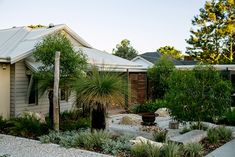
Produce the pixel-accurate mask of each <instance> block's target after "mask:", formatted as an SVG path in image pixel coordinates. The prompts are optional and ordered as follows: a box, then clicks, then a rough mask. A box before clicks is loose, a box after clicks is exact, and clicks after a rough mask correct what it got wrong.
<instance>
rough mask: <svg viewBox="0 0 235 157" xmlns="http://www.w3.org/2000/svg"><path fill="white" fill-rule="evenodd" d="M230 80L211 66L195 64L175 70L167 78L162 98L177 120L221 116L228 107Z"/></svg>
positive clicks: (230, 89)
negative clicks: (167, 86) (194, 66)
mask: <svg viewBox="0 0 235 157" xmlns="http://www.w3.org/2000/svg"><path fill="white" fill-rule="evenodd" d="M231 92H232V85H231V82H229V81H226V80H224V79H223V78H222V77H221V75H220V74H219V73H218V71H216V70H215V69H214V68H213V67H211V66H207V67H201V66H197V67H196V68H194V70H192V71H182V70H181V71H180V70H175V71H174V72H173V73H172V75H171V77H170V80H169V90H168V92H167V94H166V101H167V104H168V108H169V109H170V112H171V115H172V116H173V117H174V118H176V119H177V120H179V121H196V122H198V124H200V122H201V121H203V120H206V119H208V118H211V119H213V118H214V117H217V116H222V115H223V114H224V112H225V111H226V110H227V109H228V108H230V106H231Z"/></svg>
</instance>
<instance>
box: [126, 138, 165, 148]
mask: <svg viewBox="0 0 235 157" xmlns="http://www.w3.org/2000/svg"><path fill="white" fill-rule="evenodd" d="M130 142H131V143H132V144H133V145H135V144H139V143H149V144H151V145H153V146H156V147H159V148H161V147H162V146H163V143H161V142H155V141H152V140H149V139H147V138H144V137H142V136H137V137H136V138H135V140H130Z"/></svg>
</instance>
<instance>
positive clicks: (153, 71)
mask: <svg viewBox="0 0 235 157" xmlns="http://www.w3.org/2000/svg"><path fill="white" fill-rule="evenodd" d="M174 68H175V66H174V64H173V63H172V62H171V61H170V60H168V58H167V57H166V56H162V57H161V58H160V60H159V61H158V62H156V63H155V64H154V66H153V67H152V68H149V69H148V71H147V74H148V77H149V80H150V82H151V83H150V84H151V94H152V96H151V97H152V99H157V98H163V96H164V95H165V92H166V91H167V90H168V79H169V77H170V75H171V73H172V71H173V70H174Z"/></svg>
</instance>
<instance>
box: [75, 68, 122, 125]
mask: <svg viewBox="0 0 235 157" xmlns="http://www.w3.org/2000/svg"><path fill="white" fill-rule="evenodd" d="M125 89H126V86H125V82H124V80H123V79H122V77H121V76H120V75H118V74H116V73H111V72H99V71H98V69H97V68H93V70H92V73H91V74H90V75H87V77H86V78H85V79H79V80H77V83H76V85H75V90H76V92H77V97H78V100H79V101H80V102H81V103H83V104H85V105H87V106H89V107H91V108H92V128H95V129H102V128H103V127H104V128H105V109H106V107H107V106H112V105H124V104H125ZM104 128H103V129H104Z"/></svg>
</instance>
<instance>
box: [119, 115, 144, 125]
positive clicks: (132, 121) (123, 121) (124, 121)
mask: <svg viewBox="0 0 235 157" xmlns="http://www.w3.org/2000/svg"><path fill="white" fill-rule="evenodd" d="M119 124H124V125H138V124H140V122H139V121H138V120H136V119H134V118H132V117H129V116H124V117H122V119H121V120H120V122H119Z"/></svg>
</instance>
